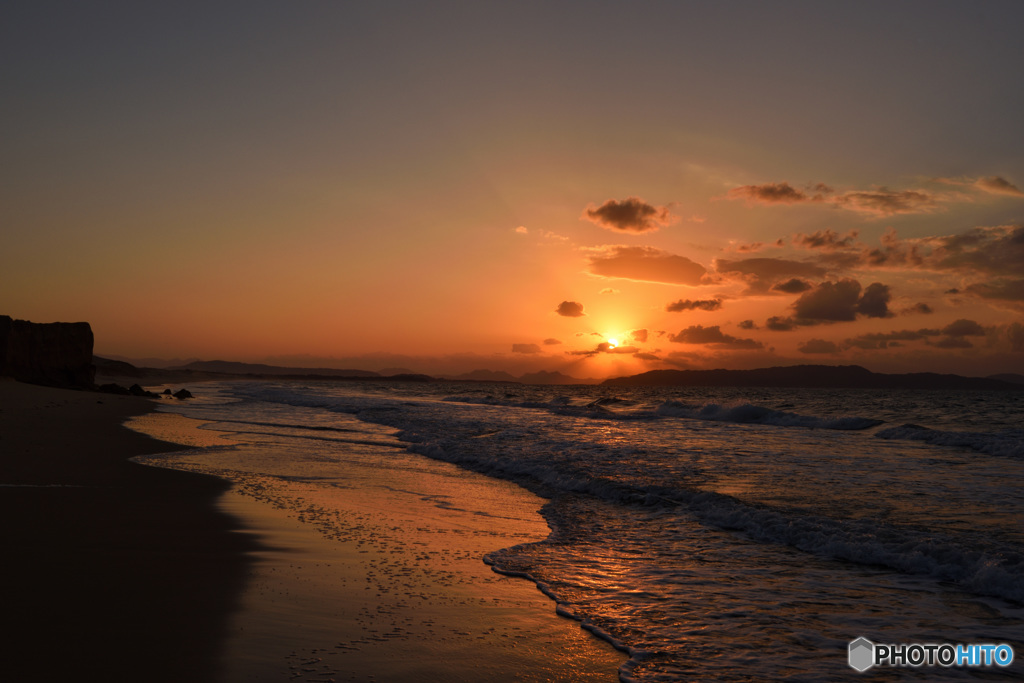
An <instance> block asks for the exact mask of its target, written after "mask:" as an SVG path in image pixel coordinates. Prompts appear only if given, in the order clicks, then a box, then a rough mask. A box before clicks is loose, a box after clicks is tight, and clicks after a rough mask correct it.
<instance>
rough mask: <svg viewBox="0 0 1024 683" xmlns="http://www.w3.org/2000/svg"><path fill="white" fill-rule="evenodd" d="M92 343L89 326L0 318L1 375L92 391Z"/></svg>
mask: <svg viewBox="0 0 1024 683" xmlns="http://www.w3.org/2000/svg"><path fill="white" fill-rule="evenodd" d="M92 344H93V336H92V328H91V327H89V323H33V322H29V321H27V320H13V319H12V318H11V317H10V316H6V315H0V376H6V377H13V378H14V379H16V380H19V381H21V382H29V383H31V384H45V385H48V386H54V387H74V388H79V389H91V388H93V380H94V379H95V374H96V368H95V367H93V364H92Z"/></svg>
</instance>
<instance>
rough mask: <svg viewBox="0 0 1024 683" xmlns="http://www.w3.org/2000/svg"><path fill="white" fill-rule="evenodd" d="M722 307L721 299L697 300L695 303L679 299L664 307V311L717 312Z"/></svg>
mask: <svg viewBox="0 0 1024 683" xmlns="http://www.w3.org/2000/svg"><path fill="white" fill-rule="evenodd" d="M721 307H722V300H721V299H697V300H695V301H693V300H690V299H680V300H679V301H675V302H673V303H670V304H669V305H667V306H665V310H666V311H668V312H669V313H679V312H680V311H693V310H697V309H699V310H702V311H717V310H718V309H720V308H721Z"/></svg>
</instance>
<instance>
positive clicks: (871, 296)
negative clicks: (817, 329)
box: [793, 279, 892, 324]
mask: <svg viewBox="0 0 1024 683" xmlns="http://www.w3.org/2000/svg"><path fill="white" fill-rule="evenodd" d="M891 296H892V295H891V294H890V292H889V286H888V285H883V284H882V283H880V282H874V283H872V284H870V285H868V288H867V289H866V290H865V291H864V294H863V295H861V286H860V283H859V282H857V281H856V280H851V279H844V280H840V281H838V282H822V283H821V284H819V285H818V286H817V287H815V288H814V289H812V290H810V291H807V292H805V293H803V294H802V295H801V296H800V298H799V299H797V300H796V301H795V302H794V303H793V310H794V311H795V312H796V317H797V318H798V319H799V321H800V323H799V324H815V323H817V322H845V321H850V320H856V318H857V314H858V313H859V314H861V315H865V316H867V317H869V318H888V317H891V316H892V314H891V313H890V312H889V308H888V304H889V300H890V298H891Z"/></svg>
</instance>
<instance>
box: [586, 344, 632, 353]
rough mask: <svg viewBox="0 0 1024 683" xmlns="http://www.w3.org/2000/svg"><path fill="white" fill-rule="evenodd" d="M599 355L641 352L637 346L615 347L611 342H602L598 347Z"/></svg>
mask: <svg viewBox="0 0 1024 683" xmlns="http://www.w3.org/2000/svg"><path fill="white" fill-rule="evenodd" d="M597 351H598V352H599V353H637V352H638V351H640V349H638V348H637V347H635V346H613V345H612V344H611V343H610V342H601V343H600V344H598V345H597Z"/></svg>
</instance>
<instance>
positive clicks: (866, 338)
mask: <svg viewBox="0 0 1024 683" xmlns="http://www.w3.org/2000/svg"><path fill="white" fill-rule="evenodd" d="M940 334H942V331H941V330H935V329H929V328H922V329H919V330H899V331H894V332H872V333H870V334H862V335H860V336H857V337H853V338H851V339H847V340H846V341H844V342H843V346H845V347H848V348H849V347H856V348H859V349H885V348H888V347H890V346H899V345H900V344H899V343H898V342H901V341H918V340H921V339H927V338H928V337H937V336H939V335H940Z"/></svg>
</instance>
